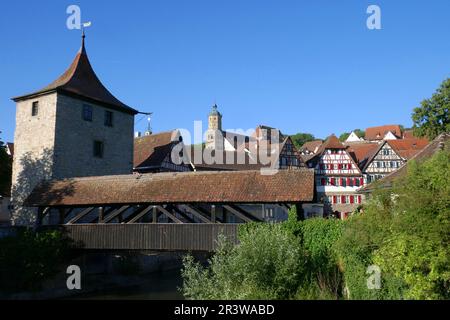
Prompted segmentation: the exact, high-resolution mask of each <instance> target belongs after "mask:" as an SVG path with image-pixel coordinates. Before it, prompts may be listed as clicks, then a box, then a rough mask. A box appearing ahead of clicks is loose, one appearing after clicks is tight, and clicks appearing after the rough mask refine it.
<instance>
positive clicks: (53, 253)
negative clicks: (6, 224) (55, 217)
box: [0, 229, 74, 293]
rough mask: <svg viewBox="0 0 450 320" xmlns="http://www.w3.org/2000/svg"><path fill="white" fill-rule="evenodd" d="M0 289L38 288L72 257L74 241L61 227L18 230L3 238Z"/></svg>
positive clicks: (22, 289)
mask: <svg viewBox="0 0 450 320" xmlns="http://www.w3.org/2000/svg"><path fill="white" fill-rule="evenodd" d="M0 248H1V249H0V284H1V285H0V292H2V293H12V292H20V291H28V290H39V289H40V286H41V285H42V283H43V281H44V280H46V279H49V278H51V277H52V276H54V275H56V274H57V273H58V272H59V271H60V270H61V265H62V264H63V263H64V262H67V261H70V259H71V258H73V254H74V253H73V250H71V249H72V248H73V242H72V241H71V240H69V239H68V238H67V237H66V236H65V235H64V234H63V233H62V232H60V231H56V230H53V231H42V232H34V231H31V230H29V229H23V230H19V231H18V234H17V236H13V237H6V238H3V239H0Z"/></svg>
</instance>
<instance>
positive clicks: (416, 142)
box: [387, 138, 429, 159]
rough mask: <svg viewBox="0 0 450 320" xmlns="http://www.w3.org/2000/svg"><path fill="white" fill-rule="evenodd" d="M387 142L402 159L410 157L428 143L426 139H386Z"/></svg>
mask: <svg viewBox="0 0 450 320" xmlns="http://www.w3.org/2000/svg"><path fill="white" fill-rule="evenodd" d="M387 143H388V144H389V145H390V146H391V147H392V149H394V150H395V152H396V153H397V154H398V155H399V156H401V157H402V158H404V159H411V158H412V157H413V156H414V155H415V154H416V153H417V152H419V151H420V150H422V149H423V148H425V147H426V146H427V145H428V143H429V142H428V140H427V139H418V138H412V139H401V140H388V141H387Z"/></svg>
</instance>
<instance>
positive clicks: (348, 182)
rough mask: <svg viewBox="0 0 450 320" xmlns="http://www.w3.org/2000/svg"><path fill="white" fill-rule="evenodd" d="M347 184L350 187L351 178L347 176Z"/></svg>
mask: <svg viewBox="0 0 450 320" xmlns="http://www.w3.org/2000/svg"><path fill="white" fill-rule="evenodd" d="M347 185H348V186H349V187H351V186H352V179H350V178H347Z"/></svg>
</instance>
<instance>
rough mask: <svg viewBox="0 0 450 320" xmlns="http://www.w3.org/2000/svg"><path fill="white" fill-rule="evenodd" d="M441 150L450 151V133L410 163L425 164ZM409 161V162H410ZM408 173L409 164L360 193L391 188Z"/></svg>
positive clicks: (422, 151)
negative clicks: (424, 162)
mask: <svg viewBox="0 0 450 320" xmlns="http://www.w3.org/2000/svg"><path fill="white" fill-rule="evenodd" d="M441 150H447V151H450V133H442V134H440V135H439V136H437V137H436V138H435V139H434V140H433V141H431V142H430V143H429V144H428V145H427V146H426V147H425V148H423V149H422V150H419V151H418V152H417V153H416V154H415V155H414V156H413V157H411V158H410V159H409V161H417V162H423V161H425V160H427V159H429V158H431V157H432V156H433V155H434V154H435V153H436V152H438V151H441ZM409 161H408V162H409ZM407 172H408V163H406V165H404V166H402V167H401V168H400V169H398V170H396V171H394V172H392V173H390V174H388V175H387V176H385V177H383V178H381V179H380V180H378V181H376V182H372V183H370V184H368V185H367V186H365V187H363V188H361V189H359V191H360V192H372V191H373V190H374V189H375V188H377V187H378V188H390V187H392V184H393V182H394V181H395V180H396V179H398V178H400V177H404V176H405V175H406V174H407Z"/></svg>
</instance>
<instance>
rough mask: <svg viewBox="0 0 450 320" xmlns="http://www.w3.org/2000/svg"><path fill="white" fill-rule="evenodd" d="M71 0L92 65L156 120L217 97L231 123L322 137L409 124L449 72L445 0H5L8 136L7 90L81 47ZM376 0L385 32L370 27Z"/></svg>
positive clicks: (9, 122) (2, 83) (182, 117)
mask: <svg viewBox="0 0 450 320" xmlns="http://www.w3.org/2000/svg"><path fill="white" fill-rule="evenodd" d="M71 4H77V5H79V6H80V7H81V13H82V20H83V21H92V26H91V27H90V28H88V30H87V38H86V47H87V52H88V55H89V57H90V60H91V63H92V65H93V67H94V69H95V70H96V73H97V75H98V76H99V78H100V79H101V80H102V82H103V83H104V84H105V86H106V87H107V88H108V89H109V90H110V91H111V92H112V93H113V94H114V95H115V96H116V97H117V98H119V99H120V100H122V101H123V102H125V103H126V104H128V105H130V106H133V107H135V108H137V109H139V110H142V111H153V112H154V113H155V114H154V117H153V120H152V125H153V129H154V131H155V132H158V131H163V130H168V129H173V128H186V129H189V130H192V129H193V121H194V120H203V121H204V123H205V125H206V120H207V114H208V112H209V110H210V107H211V105H212V104H213V103H214V102H217V104H218V106H219V110H220V111H221V112H222V114H223V125H224V128H226V129H229V128H233V129H237V128H241V129H245V130H247V129H249V128H253V127H255V126H256V125H258V124H266V125H270V126H274V127H278V128H280V129H281V130H282V131H283V132H284V133H288V134H291V133H296V132H310V133H313V134H314V135H316V136H318V137H325V136H327V135H329V134H331V133H336V134H339V133H341V132H344V131H350V130H352V129H354V128H362V129H364V128H366V127H368V126H375V125H382V124H397V123H398V124H403V125H405V126H411V120H410V119H411V111H412V109H413V108H414V107H415V106H418V105H419V104H420V101H421V100H423V99H424V98H427V97H429V96H431V94H432V93H433V92H434V91H435V89H436V88H437V87H438V86H439V84H440V83H441V82H442V81H443V80H444V79H445V78H447V77H449V76H450V18H449V14H450V1H449V0H427V1H424V0H409V1H406V0H395V1H392V0H388V1H381V0H371V1H365V0H341V1H331V0H330V1H320V0H315V1H300V0H295V1H294V0H293V1H275V0H273V1H263V0H252V1H251V0H221V1H215V0H192V1H182V0H178V1H175V0H159V1H154V0H150V1H143V0H142V1H137V0H128V1H99V0H95V1H92V0H91V1H62V0H57V1H22V0H16V1H2V2H1V4H0V30H1V41H0V88H1V89H0V130H1V131H3V133H2V134H1V137H2V138H3V140H7V141H12V140H13V136H14V122H15V105H14V103H13V102H12V101H11V100H10V98H11V97H13V96H17V95H21V94H25V93H29V92H32V91H34V90H37V89H40V88H42V87H44V86H45V85H47V84H48V83H50V82H51V81H53V80H54V79H55V78H57V77H58V76H59V75H60V74H61V73H62V72H64V71H65V69H66V68H67V67H68V66H69V64H70V62H71V61H72V59H73V58H74V56H75V54H76V52H77V50H78V48H79V46H80V31H79V30H68V29H67V27H66V19H67V17H68V14H66V8H67V7H68V6H69V5H71ZM370 4H376V5H379V6H380V8H381V14H382V15H381V23H382V29H381V30H369V29H367V27H366V19H367V17H368V16H369V15H368V14H367V13H366V9H367V7H368V6H369V5H370ZM141 118H142V116H141V115H138V116H137V117H136V122H137V124H136V130H141V131H143V130H145V126H146V121H145V119H143V120H141ZM139 120H140V121H139ZM138 121H139V122H138Z"/></svg>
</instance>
